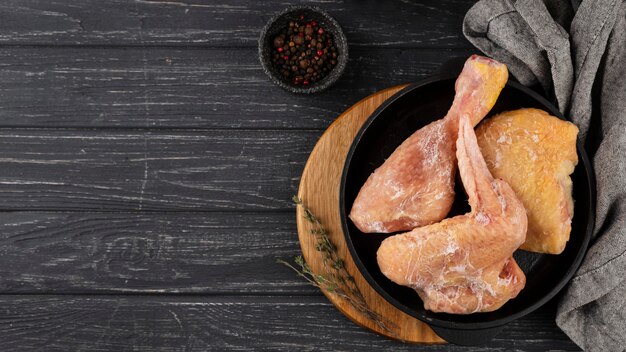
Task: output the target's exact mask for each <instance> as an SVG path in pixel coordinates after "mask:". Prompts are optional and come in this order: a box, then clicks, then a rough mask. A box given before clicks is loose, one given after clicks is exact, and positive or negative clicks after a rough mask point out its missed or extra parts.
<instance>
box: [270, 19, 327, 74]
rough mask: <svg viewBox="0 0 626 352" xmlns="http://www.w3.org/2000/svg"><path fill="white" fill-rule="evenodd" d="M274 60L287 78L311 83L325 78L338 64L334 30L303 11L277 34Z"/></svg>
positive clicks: (275, 64)
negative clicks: (308, 19) (328, 30)
mask: <svg viewBox="0 0 626 352" xmlns="http://www.w3.org/2000/svg"><path fill="white" fill-rule="evenodd" d="M273 44H274V49H275V52H274V55H273V56H272V57H273V60H272V62H273V64H274V66H275V67H276V68H277V69H278V71H279V72H280V73H281V74H282V75H283V77H284V78H285V80H286V81H288V82H291V83H292V84H293V85H295V86H308V85H310V84H313V83H315V82H317V81H319V80H321V79H322V78H324V77H325V76H326V75H327V74H328V73H329V72H330V71H331V70H332V69H333V67H335V65H336V64H337V56H338V55H339V53H338V52H337V48H336V47H335V44H334V42H333V36H332V34H331V33H327V32H326V30H325V29H324V28H323V27H322V26H321V25H319V24H318V23H317V22H315V21H312V20H311V21H306V20H305V17H304V16H303V15H300V16H299V17H298V20H295V21H290V22H289V24H288V25H287V26H286V27H285V28H284V29H283V30H281V31H280V32H279V33H278V35H277V36H276V37H275V38H274V41H273Z"/></svg>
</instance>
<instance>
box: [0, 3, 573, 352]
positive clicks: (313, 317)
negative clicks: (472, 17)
mask: <svg viewBox="0 0 626 352" xmlns="http://www.w3.org/2000/svg"><path fill="white" fill-rule="evenodd" d="M305 3H306V4H312V5H317V6H320V7H322V8H324V9H326V10H327V11H329V12H330V13H331V14H332V15H333V16H335V17H336V18H337V19H338V20H339V22H340V23H341V25H342V26H343V28H344V30H345V32H346V34H347V36H348V40H349V42H350V56H351V60H350V63H349V65H348V68H347V71H346V73H345V75H344V76H343V77H342V79H341V80H340V81H339V82H338V84H337V85H336V86H334V87H333V88H332V89H330V90H329V91H327V92H325V93H322V94H318V95H314V96H295V95H291V94H288V93H286V92H283V91H282V90H280V89H278V88H276V87H274V86H273V85H271V83H270V82H269V80H268V79H267V78H266V77H265V76H264V75H263V73H262V72H261V68H260V66H259V64H258V62H257V58H256V45H257V38H258V36H259V31H260V29H261V27H262V26H263V25H264V24H265V22H266V21H267V20H268V19H269V17H270V16H271V14H272V13H273V12H275V11H278V10H280V9H282V8H284V7H286V6H288V5H293V4H305ZM472 4H473V1H470V0H440V1H439V0H420V1H410V0H409V1H407V0H393V1H384V2H381V1H371V0H366V1H362V0H320V1H305V0H298V1H289V2H268V1H249V0H182V1H178V0H173V1H170V0H162V1H161V0H84V1H72V0H55V1H42V0H6V1H2V2H0V346H1V347H0V350H3V351H4V350H6V351H33V350H46V351H74V350H75V351H127V350H128V351H205V350H215V351H224V350H239V351H248V350H272V351H274V350H281V351H293V350H307V351H310V350H397V351H408V350H415V346H412V345H406V344H401V343H398V342H395V341H392V340H389V339H385V338H382V337H380V336H378V335H376V334H372V333H370V332H368V331H367V330H365V329H362V328H360V327H358V326H357V325H355V324H352V323H350V322H349V321H348V320H347V319H345V318H344V317H343V316H342V315H341V314H340V313H339V312H337V310H336V309H335V308H334V307H333V305H332V304H331V303H329V302H328V301H327V300H326V299H325V298H324V297H323V296H322V295H321V294H320V293H319V291H317V289H315V288H313V287H309V286H307V285H305V284H304V282H303V281H302V280H300V279H299V278H297V277H296V276H295V275H294V274H293V273H292V272H291V271H289V269H287V268H285V267H282V266H280V265H278V264H276V263H275V262H274V260H275V258H276V257H281V258H285V259H288V258H291V257H292V256H293V255H294V254H296V253H297V252H298V243H297V239H296V234H295V231H296V228H295V217H294V214H293V208H292V205H291V203H290V200H289V199H290V197H291V195H292V194H293V193H295V192H296V190H297V185H298V182H299V179H300V175H301V172H302V168H303V165H304V162H305V160H306V158H307V156H308V154H309V152H310V151H311V149H312V147H313V145H314V143H315V141H316V140H317V139H318V138H319V136H320V135H321V131H322V130H323V129H325V128H326V127H327V126H328V125H329V124H330V123H331V122H332V121H333V120H334V119H335V117H336V116H338V115H339V114H340V113H341V112H342V111H344V110H345V109H346V108H347V107H348V106H350V105H352V104H353V103H354V102H356V101H358V100H359V99H361V98H363V97H365V96H367V95H369V94H371V93H373V92H375V91H377V90H380V89H383V88H385V87H388V86H392V85H396V84H401V83H405V82H411V81H416V80H419V79H420V78H422V77H424V76H425V75H428V74H430V73H431V72H434V71H436V70H437V68H438V67H439V65H440V64H441V63H443V62H445V61H446V60H448V59H449V58H452V57H464V56H467V55H469V54H470V53H473V52H475V49H472V48H471V47H470V44H469V43H468V42H467V41H466V40H465V39H464V38H463V37H462V34H461V22H462V18H463V15H464V13H465V12H466V10H467V9H468V8H469V7H470V6H471V5H472ZM268 98H269V99H268ZM16 294H17V295H16ZM554 306H555V304H554V302H552V303H550V304H549V305H547V306H545V307H543V308H542V309H540V310H539V311H537V312H536V313H534V314H531V315H530V316H527V317H524V318H522V319H520V320H518V321H515V322H513V323H512V324H511V325H510V326H509V327H508V328H507V329H505V331H504V332H503V333H502V334H501V335H500V336H498V337H497V338H496V339H495V340H494V341H492V342H491V343H490V344H489V345H488V346H487V347H476V348H461V347H457V346H448V345H445V346H443V345H436V346H430V347H428V348H427V349H429V350H433V351H444V350H446V351H447V350H453V351H479V350H480V351H483V350H487V351H510V350H529V351H545V350H551V349H559V350H575V349H576V346H575V345H574V344H573V343H572V342H571V341H570V340H569V339H568V338H567V337H566V336H565V335H564V334H563V333H562V332H560V330H559V329H558V328H557V327H556V325H555V324H554V314H555V311H554ZM424 348H426V347H424Z"/></svg>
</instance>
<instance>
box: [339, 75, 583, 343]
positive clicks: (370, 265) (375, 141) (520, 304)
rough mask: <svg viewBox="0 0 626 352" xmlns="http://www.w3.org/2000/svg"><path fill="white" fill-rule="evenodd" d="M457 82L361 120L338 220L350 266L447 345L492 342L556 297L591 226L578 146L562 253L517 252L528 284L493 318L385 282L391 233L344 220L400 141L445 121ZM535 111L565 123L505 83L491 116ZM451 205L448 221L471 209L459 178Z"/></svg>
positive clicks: (422, 88)
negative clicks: (442, 307) (383, 265)
mask: <svg viewBox="0 0 626 352" xmlns="http://www.w3.org/2000/svg"><path fill="white" fill-rule="evenodd" d="M455 79H456V77H447V78H445V77H434V78H430V79H427V80H425V81H422V82H420V83H417V84H414V85H412V86H409V87H407V88H405V89H404V90H402V91H400V92H399V93H397V94H396V95H394V96H393V97H391V98H390V99H388V100H387V101H386V102H385V103H384V104H383V105H382V106H381V107H380V108H378V110H376V111H375V112H374V113H373V114H372V116H370V118H369V119H368V120H367V121H366V122H365V124H364V125H363V127H362V128H361V130H360V131H359V133H358V134H357V136H356V138H355V140H354V142H353V144H352V146H351V148H350V150H349V152H348V157H347V159H346V164H345V167H344V170H343V175H342V179H341V190H340V200H339V201H340V212H341V221H342V226H343V230H344V234H345V236H346V242H347V243H348V247H349V249H350V252H351V254H352V257H353V258H354V261H355V263H356V265H357V267H358V268H359V270H360V271H361V273H362V274H363V276H364V277H365V279H367V281H368V282H369V284H370V285H371V286H372V287H373V288H374V289H375V290H376V291H377V292H378V293H379V294H380V295H381V296H383V297H384V298H385V299H386V300H387V301H389V302H390V303H392V304H393V305H394V306H396V307H397V308H399V309H400V310H402V311H404V312H406V313H407V314H409V315H411V316H414V317H415V318H417V319H419V320H421V321H423V322H425V323H427V324H429V325H430V326H431V327H432V328H433V330H435V332H436V333H437V334H438V335H439V336H441V337H442V338H444V339H445V340H447V341H448V342H451V343H456V344H461V345H476V344H481V343H484V342H486V341H489V340H490V339H491V338H493V337H494V336H495V335H496V334H497V333H498V332H499V331H500V330H501V329H502V328H503V327H504V325H505V324H507V323H509V322H511V321H512V320H514V319H517V318H519V317H521V316H524V315H526V314H528V313H530V312H532V311H534V310H535V309H537V308H539V307H540V306H542V305H543V304H544V303H546V302H547V301H548V300H550V298H552V297H554V296H555V295H556V294H557V293H558V292H559V291H560V290H561V289H562V288H563V287H564V286H565V284H567V282H568V281H569V280H570V278H571V277H572V276H573V275H574V273H575V271H576V270H577V269H578V267H579V266H580V263H581V261H582V259H583V257H584V255H585V252H586V249H587V246H588V244H589V240H590V238H591V233H592V231H593V225H594V213H595V210H594V200H595V195H594V191H593V190H594V186H595V182H594V179H593V171H592V168H591V164H590V163H589V159H588V158H587V155H586V154H585V151H584V149H583V148H582V145H580V144H578V146H577V149H578V166H576V169H575V170H574V173H573V174H572V180H573V183H574V191H573V196H574V200H575V208H574V217H573V220H572V232H571V236H570V240H569V242H568V243H567V246H566V248H565V251H564V252H563V253H561V254H560V255H548V254H536V253H530V252H526V251H522V250H518V251H516V252H515V253H514V257H515V259H516V260H517V262H518V264H519V265H520V267H521V268H522V270H524V272H525V273H526V286H525V287H524V289H523V290H522V291H521V292H520V294H519V295H518V296H517V297H516V298H515V299H513V300H510V301H509V302H507V303H506V304H505V305H504V306H503V307H502V308H500V309H498V310H497V311H495V312H490V313H474V314H470V315H453V314H445V313H433V312H431V311H428V310H425V309H424V306H423V303H422V301H421V300H420V298H419V296H418V295H417V293H415V291H413V290H412V289H410V288H408V287H404V286H400V285H397V284H395V283H393V282H391V281H390V280H389V279H387V278H386V277H385V276H384V275H383V274H382V273H381V272H380V269H379V268H378V263H377V261H376V251H377V250H378V247H379V246H380V243H381V242H382V241H383V240H384V239H385V238H387V237H389V236H391V235H388V234H366V233H362V232H360V231H359V230H358V229H357V228H356V227H355V226H354V224H353V223H352V221H351V220H350V219H349V218H348V214H349V213H350V209H351V208H352V203H353V202H354V199H355V198H356V195H357V193H358V192H359V190H360V188H361V186H362V185H363V184H364V183H365V180H366V179H367V177H368V176H369V175H370V174H371V173H372V172H373V171H374V170H375V169H376V168H377V167H379V166H380V165H381V164H382V163H383V162H384V160H385V159H386V158H387V157H388V156H389V155H391V153H392V152H393V151H394V150H395V149H396V147H397V146H398V145H400V143H402V142H403V141H404V140H405V139H406V138H407V137H409V136H410V135H411V134H412V133H413V132H415V131H416V130H418V129H419V128H421V127H423V126H425V125H427V124H428V123H430V122H432V121H434V120H437V119H439V118H442V117H443V116H445V114H446V112H447V110H448V108H449V107H450V105H451V104H452V100H453V97H454V82H455ZM530 107H534V108H539V109H543V110H545V111H547V112H549V113H550V114H552V115H554V116H557V117H559V118H561V119H563V116H562V115H561V114H560V113H559V111H558V110H557V109H556V108H555V107H554V106H553V105H552V104H551V103H549V102H548V101H547V100H546V99H544V98H542V97H541V96H540V95H539V94H537V93H535V92H534V91H532V90H530V89H528V88H526V87H524V86H522V85H521V84H519V83H516V82H512V81H509V82H508V83H507V85H506V86H505V87H504V89H503V90H502V93H501V94H500V97H499V98H498V101H497V103H496V105H495V106H494V107H493V109H492V110H491V112H490V114H489V115H488V117H489V116H492V115H493V114H495V113H499V112H502V111H507V110H515V109H519V108H530ZM456 194H457V196H456V200H455V203H454V205H453V207H452V211H451V212H450V214H449V215H448V217H451V216H454V215H457V214H464V213H466V212H468V211H469V206H468V205H467V196H466V195H465V191H464V189H463V186H462V184H461V182H460V179H459V177H458V176H457V181H456Z"/></svg>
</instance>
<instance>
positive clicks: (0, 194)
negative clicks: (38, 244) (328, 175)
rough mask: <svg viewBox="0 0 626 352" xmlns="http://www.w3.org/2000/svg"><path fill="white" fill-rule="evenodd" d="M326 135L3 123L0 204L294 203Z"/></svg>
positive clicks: (259, 206)
mask: <svg viewBox="0 0 626 352" xmlns="http://www.w3.org/2000/svg"><path fill="white" fill-rule="evenodd" d="M319 134H320V133H319V132H317V131H274V130H252V131H242V130H238V131H229V130H214V131H201V132H176V133H165V132H151V131H131V132H124V131H107V132H103V131H82V130H80V131H77V130H54V131H50V130H48V131H46V130H44V131H40V130H9V131H0V150H1V151H2V153H1V155H0V170H2V172H1V173H0V209H2V210H21V209H28V210H53V211H59V210H79V211H88V210H108V211H111V210H143V211H154V210H193V211H215V210H225V209H230V210H276V209H283V210H284V209H291V206H292V204H291V197H292V196H293V195H294V194H295V193H296V190H297V184H298V180H299V178H300V172H301V170H302V166H303V163H304V160H305V159H306V157H307V155H308V154H309V152H310V150H311V148H312V146H313V144H314V142H315V141H316V140H317V138H318V137H319Z"/></svg>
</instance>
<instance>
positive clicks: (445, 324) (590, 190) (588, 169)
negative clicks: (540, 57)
mask: <svg viewBox="0 0 626 352" xmlns="http://www.w3.org/2000/svg"><path fill="white" fill-rule="evenodd" d="M455 79H456V75H448V74H436V75H432V76H430V77H427V78H425V79H423V80H421V81H419V82H417V83H413V84H411V85H409V86H408V87H406V88H404V89H402V90H401V91H399V92H398V93H396V94H394V95H393V96H391V97H390V98H389V99H387V100H386V101H385V102H384V103H383V104H381V105H380V106H379V107H378V108H377V109H376V110H375V111H374V112H373V113H372V114H371V115H370V116H369V117H368V119H367V120H366V121H365V123H364V124H363V126H361V128H360V129H359V131H358V133H357V134H356V136H355V137H354V140H353V141H352V144H351V145H350V149H349V150H348V154H347V155H346V160H345V162H344V167H343V170H342V173H341V183H340V187H339V213H340V214H339V215H340V218H341V227H342V230H343V234H344V237H345V240H346V243H347V245H348V250H349V251H350V255H351V256H352V259H353V261H354V263H355V265H356V266H357V268H358V269H359V271H360V273H361V275H363V277H364V278H365V280H366V281H367V282H368V284H369V285H370V286H371V287H372V288H373V289H374V290H375V291H376V292H377V293H378V294H379V295H381V296H382V297H383V298H384V299H385V300H386V301H387V302H389V303H391V304H392V305H393V306H395V307H396V308H398V309H400V310H401V311H403V312H405V313H407V314H409V315H410V316H412V317H415V318H417V319H418V320H420V321H423V322H425V323H427V324H429V325H433V326H435V327H440V328H447V329H455V330H483V329H493V328H498V327H502V326H504V325H506V324H508V323H510V322H511V321H513V320H515V319H518V318H521V317H523V316H525V315H527V314H529V313H531V312H533V311H535V310H537V309H538V308H539V307H541V306H543V305H544V304H545V303H547V302H548V301H549V300H550V299H552V298H553V297H554V296H556V295H557V294H558V293H559V292H560V291H561V290H562V289H563V288H564V287H565V285H567V284H568V283H569V281H570V280H571V279H572V277H573V276H574V274H575V273H576V271H577V270H578V268H579V267H580V265H581V264H582V260H583V258H584V257H585V254H586V252H587V249H588V247H589V242H590V240H591V236H592V233H593V230H594V225H595V200H596V192H595V173H594V172H593V167H592V165H591V162H590V161H589V158H588V156H587V153H586V152H585V149H584V148H583V145H582V143H581V142H580V141H579V140H578V141H577V142H576V150H577V153H578V157H579V162H580V164H582V167H583V169H584V174H585V176H586V178H587V182H586V184H585V185H578V187H586V188H587V194H588V199H587V202H588V204H589V208H588V209H586V213H587V226H586V228H585V233H584V237H583V241H582V245H581V246H580V247H579V248H578V252H577V253H576V257H575V259H574V261H573V263H572V265H571V266H570V267H569V269H568V270H567V271H566V273H565V275H563V276H562V277H561V279H560V280H559V281H558V282H557V283H556V284H555V285H554V286H553V287H552V288H551V289H550V290H549V291H548V293H547V294H545V295H543V296H542V297H541V298H539V299H537V300H536V301H535V302H533V303H531V304H529V305H528V307H526V308H524V309H522V310H520V311H518V312H515V313H513V314H509V315H507V316H505V317H503V318H498V319H494V320H491V321H484V322H457V321H448V320H442V319H438V318H431V317H427V316H424V315H423V314H422V313H420V312H418V311H415V310H413V309H411V308H409V307H407V306H406V305H404V304H403V303H401V302H400V301H398V300H397V299H395V298H393V297H392V296H391V295H390V294H389V293H387V291H386V290H384V289H383V288H382V287H381V286H380V285H379V284H378V282H376V280H375V279H374V278H373V277H372V275H371V274H370V273H369V271H368V270H367V269H366V267H365V265H364V264H363V262H362V261H361V258H360V257H359V255H358V253H357V251H356V249H355V247H354V244H353V243H352V238H351V236H350V232H349V228H348V221H349V220H348V216H347V212H346V204H345V203H346V199H345V198H346V195H345V191H346V181H347V179H346V178H347V174H348V169H349V167H350V163H351V161H352V157H353V156H354V153H355V151H356V149H357V147H358V145H359V143H360V141H361V138H362V137H363V135H364V134H365V133H366V132H367V130H368V129H369V127H370V126H371V124H372V123H373V122H374V121H375V120H376V119H377V118H378V117H379V116H381V115H382V114H383V112H384V111H385V110H386V109H388V108H389V107H390V106H391V105H392V104H394V103H395V102H396V101H398V100H399V99H401V98H402V97H404V96H405V95H407V94H409V93H410V92H412V91H413V90H415V89H418V88H422V87H424V86H426V85H429V84H434V83H438V82H441V81H446V80H455ZM506 86H509V87H511V88H513V89H515V90H517V91H519V92H521V93H523V94H526V95H529V96H530V97H531V98H533V99H535V100H536V101H537V102H538V103H540V104H541V105H542V106H543V108H544V109H545V110H546V111H548V112H549V113H550V114H551V115H553V116H556V117H558V118H559V119H561V120H565V121H570V120H569V119H566V118H565V117H564V116H563V114H561V113H560V112H559V110H558V109H557V108H556V107H555V106H554V105H553V104H552V103H551V102H549V101H548V100H547V99H546V98H544V97H543V96H541V95H540V94H538V93H537V92H535V91H533V90H531V89H530V88H528V87H526V86H523V85H522V84H520V83H518V82H515V81H512V80H511V79H509V80H508V81H507V83H506ZM570 122H571V121H570ZM444 314H445V313H444ZM486 314H488V313H486ZM448 315H449V316H452V317H454V316H455V315H454V314H448Z"/></svg>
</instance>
